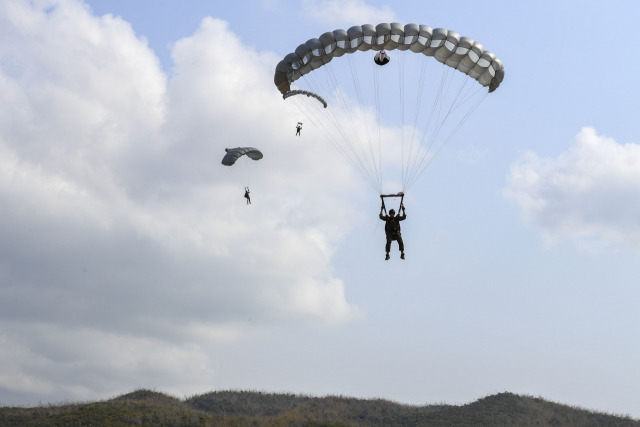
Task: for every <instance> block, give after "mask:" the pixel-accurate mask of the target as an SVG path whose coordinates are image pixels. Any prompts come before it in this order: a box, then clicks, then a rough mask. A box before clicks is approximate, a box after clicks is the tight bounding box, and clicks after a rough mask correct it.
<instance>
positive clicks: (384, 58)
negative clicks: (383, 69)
mask: <svg viewBox="0 0 640 427" xmlns="http://www.w3.org/2000/svg"><path fill="white" fill-rule="evenodd" d="M389 61H391V57H390V56H389V54H388V53H387V52H385V51H384V50H381V51H380V52H378V53H376V56H374V57H373V62H375V63H376V64H378V65H385V64H388V63H389Z"/></svg>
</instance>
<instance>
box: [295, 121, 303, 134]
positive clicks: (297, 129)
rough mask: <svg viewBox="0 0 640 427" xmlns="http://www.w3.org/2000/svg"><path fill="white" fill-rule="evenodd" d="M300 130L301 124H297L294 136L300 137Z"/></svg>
mask: <svg viewBox="0 0 640 427" xmlns="http://www.w3.org/2000/svg"><path fill="white" fill-rule="evenodd" d="M301 129H302V123H301V122H298V125H297V126H296V136H300V130H301Z"/></svg>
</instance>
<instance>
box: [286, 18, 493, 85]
mask: <svg viewBox="0 0 640 427" xmlns="http://www.w3.org/2000/svg"><path fill="white" fill-rule="evenodd" d="M383 49H384V50H394V49H398V50H411V51H412V52H416V53H422V54H424V55H426V56H432V57H434V58H435V59H436V60H437V61H439V62H441V63H443V64H445V65H447V66H449V67H451V68H454V69H456V70H458V71H460V72H462V73H464V74H466V75H468V76H469V77H471V78H472V79H474V80H477V82H478V83H480V84H481V85H482V86H484V87H487V86H488V87H489V92H493V91H494V90H496V89H497V88H498V86H499V85H500V83H501V82H502V80H503V79H504V65H503V64H502V61H500V60H499V59H498V58H496V56H495V55H494V54H493V53H491V52H490V51H488V50H485V49H484V47H483V46H482V45H481V44H480V43H478V42H475V41H474V40H472V39H470V38H469V37H460V35H459V34H458V33H456V32H455V31H451V30H445V29H444V28H436V29H435V30H434V29H431V27H429V26H426V25H418V24H407V25H402V24H398V23H396V22H394V23H382V24H378V25H376V26H375V27H374V26H373V25H368V24H367V25H362V26H354V27H351V28H349V30H347V31H345V30H335V31H330V32H327V33H324V34H322V35H321V36H320V38H317V39H310V40H308V41H307V42H306V43H303V44H301V45H299V46H298V48H297V49H296V50H295V52H292V53H290V54H288V55H287V56H286V57H285V58H284V59H283V60H282V61H280V63H278V65H277V66H276V72H275V76H274V83H275V85H276V86H277V87H278V90H280V92H281V93H282V94H283V95H284V94H286V93H287V92H288V91H289V90H291V83H292V82H294V81H296V80H297V79H299V78H300V77H302V76H303V75H305V74H307V73H309V72H310V71H312V70H314V69H316V68H319V67H322V66H323V65H324V64H327V63H328V62H330V61H331V60H332V59H333V58H336V57H339V56H342V55H344V54H345V53H354V52H356V51H366V50H373V51H380V50H383Z"/></svg>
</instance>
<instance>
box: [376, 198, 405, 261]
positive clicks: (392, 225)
mask: <svg viewBox="0 0 640 427" xmlns="http://www.w3.org/2000/svg"><path fill="white" fill-rule="evenodd" d="M401 207H402V215H401V216H396V211H395V210H393V209H391V210H390V211H389V215H382V210H383V209H384V205H383V206H382V207H381V208H380V219H381V220H383V221H384V222H385V224H384V232H385V234H386V235H387V245H386V246H385V250H386V251H387V256H386V257H385V260H388V259H389V250H391V241H392V240H397V241H398V248H399V249H400V258H402V259H404V242H403V241H402V233H401V232H400V221H404V220H405V219H407V213H406V212H405V210H404V205H402V206H401Z"/></svg>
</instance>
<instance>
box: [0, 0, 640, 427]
mask: <svg viewBox="0 0 640 427" xmlns="http://www.w3.org/2000/svg"><path fill="white" fill-rule="evenodd" d="M637 16H640V4H638V3H637V2H633V1H630V0H629V1H611V2H609V3H607V7H606V8H603V7H602V6H601V3H600V2H595V1H580V2H577V1H565V2H561V3H558V2H554V1H536V2H508V1H498V0H489V1H485V2H482V3H478V2H473V1H460V2H430V3H425V2H424V1H413V0H410V1H404V2H401V3H398V2H382V1H364V0H344V1H336V0H303V1H300V2H287V1H284V0H246V1H240V2H209V1H200V0H190V1H188V2H177V1H175V2H172V1H168V0H161V1H158V0H154V1H152V0H136V1H131V0H114V1H109V2H105V1H99V0H92V1H81V0H33V1H28V2H27V1H15V0H0V236H2V237H1V239H0V366H1V368H0V404H2V405H37V404H40V403H47V402H53V403H55V402H63V401H65V402H66V401H86V400H97V399H107V398H111V397H114V396H117V395H120V394H123V393H126V392H129V391H132V390H135V389H138V388H149V389H154V390H158V391H162V392H166V393H169V394H172V395H175V396H177V397H180V398H182V397H188V396H192V395H194V394H199V393H206V392H208V391H212V390H230V389H231V390H258V391H266V392H287V393H297V394H309V395H314V396H323V395H347V396H353V397H360V398H385V399H390V400H394V401H397V402H400V403H406V404H416V405H424V404H430V403H442V402H445V403H449V404H464V403H468V402H471V401H474V400H476V399H478V398H481V397H484V396H486V395H490V394H494V393H498V392H503V391H509V392H513V393H519V394H526V395H533V396H540V397H543V398H545V399H548V400H552V401H556V402H560V403H565V404H569V405H575V406H580V407H584V408H588V409H592V410H598V411H604V412H609V413H615V414H621V415H630V416H632V417H634V418H640V406H639V405H638V402H640V312H639V311H638V310H637V307H638V305H639V304H640V287H639V286H638V282H639V278H640V133H639V132H638V127H637V114H638V103H637V100H638V98H639V96H640V86H638V84H637V78H636V70H637V69H638V68H639V66H640V57H639V56H638V55H637V54H635V52H634V49H633V43H632V42H629V40H635V38H636V37H635V36H636V34H635V33H636V31H635V28H636V22H635V18H636V17H637ZM380 22H399V23H403V24H404V23H418V24H425V25H429V26H431V27H432V28H436V27H442V28H447V29H452V30H455V31H456V32H458V33H459V34H461V35H464V36H469V37H472V38H473V39H475V40H478V41H480V42H481V43H482V44H483V45H484V46H485V48H487V49H489V50H491V51H492V52H494V53H495V54H496V56H497V57H499V58H500V59H501V60H502V62H503V63H504V66H505V79H504V81H503V82H502V84H501V86H500V87H499V88H498V90H496V91H495V92H494V93H492V94H490V95H489V96H487V97H486V99H485V100H484V101H483V102H482V104H481V105H480V107H479V108H478V109H477V111H476V112H474V114H473V115H472V116H471V117H470V118H469V119H468V120H467V121H466V122H465V123H464V126H463V127H462V128H461V129H460V130H459V131H458V132H457V133H456V134H455V136H454V137H453V138H452V140H451V141H450V142H448V143H447V145H446V146H445V147H444V149H443V150H441V151H440V152H439V154H438V155H437V157H436V158H435V159H434V160H433V162H431V164H430V165H429V167H428V168H427V169H426V170H425V172H424V174H423V175H422V176H421V178H420V180H419V181H418V182H417V183H416V184H415V185H414V186H413V187H412V188H411V190H410V191H409V192H407V195H406V198H405V206H406V212H407V220H406V221H404V222H403V223H402V227H403V228H402V230H403V237H404V242H405V246H406V255H407V256H406V260H404V261H402V260H400V259H399V256H398V252H397V248H396V246H395V243H394V246H393V247H392V253H391V255H392V256H391V260H389V261H385V260H384V243H385V238H384V231H383V226H382V225H381V221H380V220H379V219H378V212H379V208H380V199H379V197H378V194H376V193H375V192H374V191H372V190H371V189H370V187H368V186H367V184H366V183H365V182H364V181H363V180H362V178H361V176H360V175H359V174H358V173H357V172H356V171H355V170H354V169H353V168H352V167H351V166H350V165H349V163H348V162H346V161H345V160H344V159H343V157H341V156H340V154H339V153H338V152H337V151H336V149H335V148H334V147H333V146H331V145H330V144H327V143H326V141H324V140H323V138H322V137H321V136H320V135H318V134H317V133H314V132H313V127H312V126H308V125H307V124H305V127H304V129H303V131H302V135H301V137H296V136H295V135H294V133H295V122H296V120H297V118H293V117H292V116H291V113H290V110H289V109H288V108H287V106H286V105H285V104H286V103H285V101H283V100H282V97H281V95H280V93H279V92H278V91H277V89H276V88H275V86H274V84H273V73H274V70H275V66H276V64H277V63H278V62H279V61H280V60H281V59H282V58H284V56H285V55H287V54H288V53H289V52H293V51H294V50H295V49H296V47H297V46H298V45H299V44H301V43H303V42H305V41H307V40H308V39H310V38H314V37H318V36H319V35H321V34H323V33H324V32H326V31H332V30H334V29H337V28H345V29H346V28H349V27H351V26H353V25H361V24H365V23H371V24H374V25H375V24H377V23H380ZM235 146H256V147H259V148H260V149H261V150H262V151H263V153H264V158H263V159H262V160H260V161H259V162H255V164H249V165H248V167H247V172H248V175H243V174H241V173H240V172H239V171H238V170H235V169H233V168H226V167H224V166H222V165H221V164H220V160H221V158H222V156H223V155H224V148H226V147H235ZM232 169H233V170H232ZM247 184H250V186H251V195H252V204H251V205H247V204H246V203H245V199H244V198H243V197H242V195H243V192H244V185H247Z"/></svg>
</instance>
